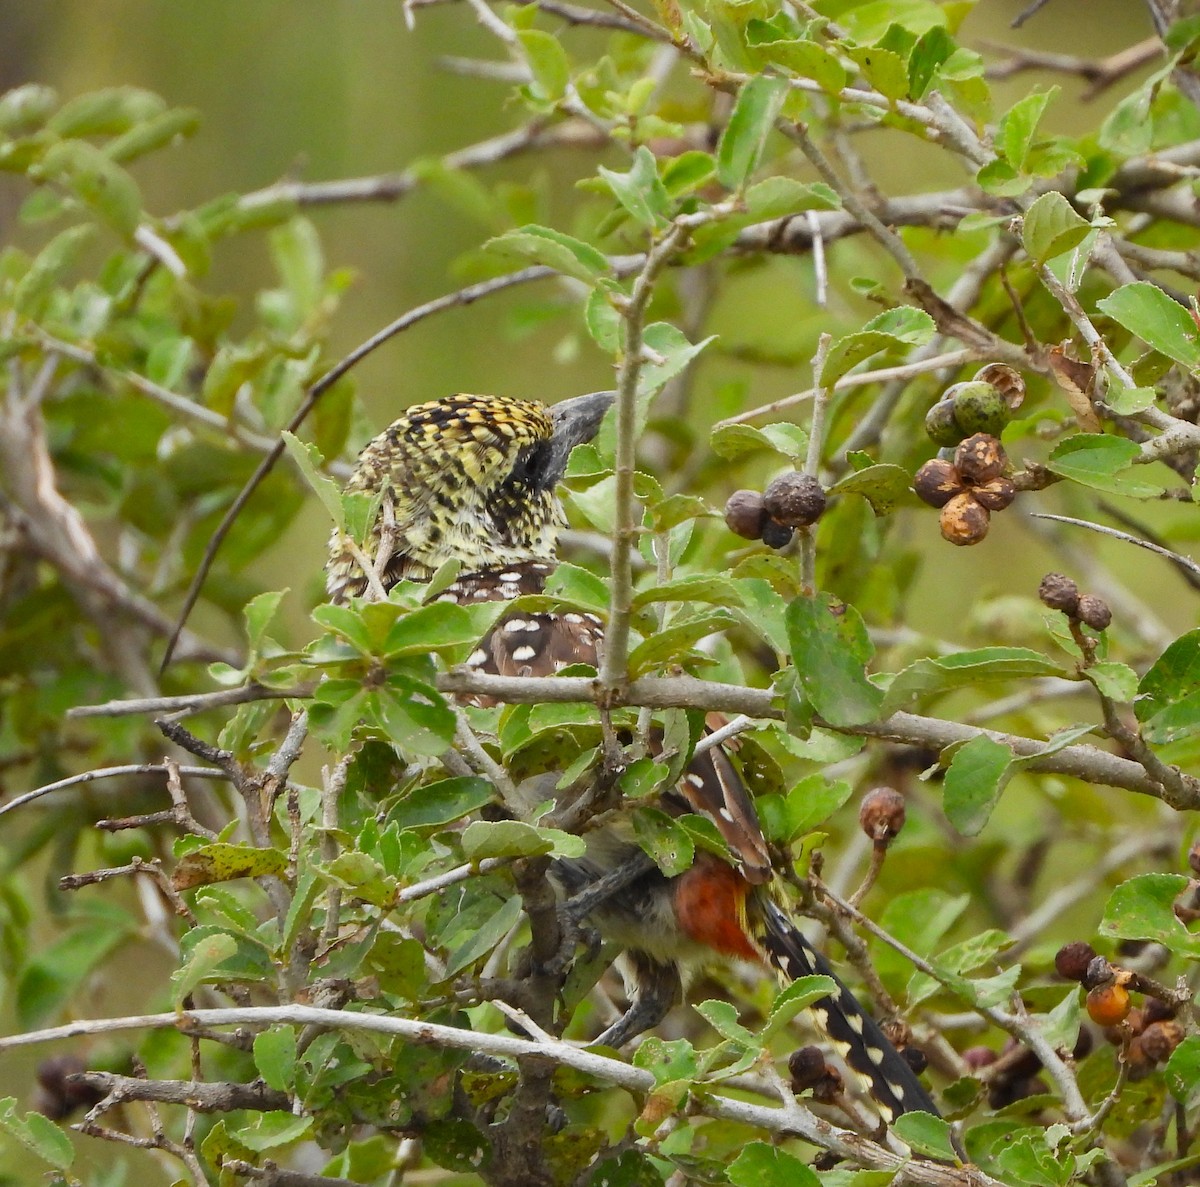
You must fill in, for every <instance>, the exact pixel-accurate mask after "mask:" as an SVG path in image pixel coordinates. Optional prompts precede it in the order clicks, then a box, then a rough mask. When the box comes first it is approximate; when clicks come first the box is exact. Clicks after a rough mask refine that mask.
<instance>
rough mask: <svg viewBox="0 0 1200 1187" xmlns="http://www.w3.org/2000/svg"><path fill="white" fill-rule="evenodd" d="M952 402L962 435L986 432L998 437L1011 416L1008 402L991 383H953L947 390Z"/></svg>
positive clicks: (947, 395)
mask: <svg viewBox="0 0 1200 1187" xmlns="http://www.w3.org/2000/svg"><path fill="white" fill-rule="evenodd" d="M946 397H947V399H951V400H953V402H954V419H955V421H956V422H957V424H958V427H959V429H960V430H961V432H962V435H963V436H967V437H969V436H970V435H971V434H972V433H989V434H991V435H992V436H996V437H998V436H999V435H1000V434H1001V432H1003V430H1004V426H1005V425H1006V424H1008V421H1009V417H1010V416H1011V415H1012V414H1011V411H1010V410H1009V407H1008V402H1007V401H1006V400H1005V399H1004V397H1003V396H1002V395H1001V394H1000V392H999V391H998V390H997V389H996V388H995V387H993V386H992V385H991V384H990V383H980V382H977V381H974V380H972V381H969V382H967V383H956V384H955V385H954V386H953V387H952V388H949V389H947V391H946Z"/></svg>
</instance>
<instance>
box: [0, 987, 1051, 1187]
mask: <svg viewBox="0 0 1200 1187" xmlns="http://www.w3.org/2000/svg"><path fill="white" fill-rule="evenodd" d="M195 1023H198V1024H201V1025H204V1026H252V1027H262V1028H265V1027H268V1026H272V1025H275V1024H277V1023H282V1024H284V1025H292V1026H314V1027H320V1028H322V1029H328V1030H334V1031H347V1030H349V1031H354V1030H358V1031H368V1032H372V1033H375V1034H382V1035H388V1036H392V1037H396V1038H401V1039H405V1040H407V1041H408V1042H411V1043H414V1044H418V1045H423V1046H441V1047H450V1048H454V1049H457V1050H462V1051H478V1052H483V1053H484V1054H487V1055H492V1056H496V1057H499V1058H506V1059H514V1060H518V1061H520V1060H525V1059H531V1058H532V1059H549V1060H553V1061H555V1062H556V1063H560V1064H562V1065H563V1066H566V1067H570V1068H574V1069H575V1070H576V1071H579V1072H582V1073H583V1074H584V1075H588V1076H593V1077H595V1078H596V1079H598V1080H601V1081H603V1082H605V1083H608V1084H613V1085H616V1086H617V1087H620V1088H624V1089H626V1090H627V1091H629V1092H633V1093H638V1094H645V1093H648V1092H650V1091H651V1090H652V1089H653V1087H654V1083H655V1081H654V1076H653V1074H652V1073H651V1072H649V1071H646V1070H644V1069H642V1068H637V1067H632V1066H631V1065H629V1064H627V1063H622V1062H621V1061H620V1060H617V1059H610V1058H608V1057H606V1056H603V1055H596V1054H593V1053H592V1052H590V1051H587V1050H582V1049H580V1048H579V1047H576V1046H574V1045H573V1044H571V1043H567V1042H564V1041H562V1040H561V1039H555V1040H552V1041H549V1042H547V1041H545V1040H539V1041H534V1040H530V1039H521V1038H517V1037H516V1036H514V1035H510V1034H489V1033H487V1032H483V1031H472V1030H460V1029H458V1028H456V1027H452V1026H444V1025H441V1024H439V1023H434V1022H423V1021H414V1020H412V1019H408V1018H399V1017H397V1016H395V1015H394V1014H365V1013H359V1012H354V1011H350V1010H326V1009H319V1008H317V1007H314V1006H301V1005H284V1006H259V1007H245V1008H241V1007H236V1008H227V1009H214V1010H188V1011H185V1012H183V1013H175V1012H170V1013H166V1014H140V1015H129V1016H125V1017H119V1018H97V1019H91V1020H85V1021H76V1022H71V1023H68V1024H66V1025H64V1026H55V1027H49V1028H47V1029H45V1030H34V1031H27V1032H26V1033H24V1034H19V1035H11V1036H9V1037H7V1038H0V1051H9V1050H14V1049H16V1048H18V1047H29V1046H35V1045H38V1044H41V1043H48V1042H54V1041H57V1040H59V1039H69V1038H75V1037H77V1036H80V1035H98V1034H115V1033H119V1032H124V1031H130V1030H171V1029H175V1028H177V1027H178V1026H179V1025H181V1024H195ZM1051 1055H1052V1056H1053V1053H1052V1052H1051ZM693 1107H694V1108H695V1109H696V1111H697V1112H699V1113H702V1114H705V1115H707V1116H710V1117H716V1118H719V1119H724V1120H730V1121H736V1122H740V1123H742V1124H745V1125H753V1126H756V1127H758V1128H761V1129H765V1130H767V1131H769V1132H771V1133H778V1134H793V1135H795V1136H797V1137H800V1138H802V1139H803V1140H805V1141H807V1142H810V1143H812V1144H813V1145H816V1146H819V1147H820V1148H821V1149H824V1150H829V1151H831V1152H832V1153H834V1154H837V1155H839V1156H841V1157H843V1158H846V1159H852V1160H853V1161H854V1162H855V1163H857V1164H858V1165H861V1166H866V1167H873V1168H876V1169H880V1170H892V1171H896V1172H897V1177H896V1178H895V1179H893V1180H892V1181H893V1183H896V1184H902V1185H906V1187H916V1185H917V1184H923V1185H924V1187H1002V1185H1001V1184H1000V1183H998V1182H997V1181H996V1180H995V1179H993V1178H991V1177H990V1176H988V1175H986V1174H984V1173H982V1172H981V1171H979V1170H977V1169H976V1168H974V1167H970V1168H967V1167H963V1168H959V1167H953V1166H947V1165H944V1164H941V1163H935V1162H927V1161H925V1160H922V1159H907V1158H905V1157H902V1156H901V1155H898V1154H895V1153H893V1152H892V1151H890V1150H886V1149H884V1148H883V1147H882V1146H880V1145H878V1144H877V1143H876V1142H873V1141H871V1140H870V1139H868V1138H863V1137H860V1136H859V1135H858V1134H854V1133H851V1132H850V1131H848V1130H843V1129H839V1128H837V1127H836V1126H833V1125H830V1124H829V1123H828V1122H826V1121H822V1120H819V1119H818V1118H817V1117H816V1116H814V1115H813V1113H812V1112H811V1111H810V1110H809V1109H807V1108H806V1107H804V1106H803V1105H802V1104H800V1103H799V1102H796V1101H792V1102H790V1103H785V1104H784V1105H783V1106H782V1107H773V1106H768V1105H759V1104H754V1103H752V1102H749V1101H743V1100H735V1099H734V1098H732V1097H729V1096H725V1095H723V1094H722V1093H720V1092H705V1093H704V1094H701V1095H697V1096H696V1097H695V1098H694V1100H693Z"/></svg>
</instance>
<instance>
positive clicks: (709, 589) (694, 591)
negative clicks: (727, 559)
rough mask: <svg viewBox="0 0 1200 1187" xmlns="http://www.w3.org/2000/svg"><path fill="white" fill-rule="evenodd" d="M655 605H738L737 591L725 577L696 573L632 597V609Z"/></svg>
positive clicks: (739, 602)
mask: <svg viewBox="0 0 1200 1187" xmlns="http://www.w3.org/2000/svg"><path fill="white" fill-rule="evenodd" d="M655 602H711V603H714V604H715V605H718V606H741V605H744V603H743V601H742V595H741V591H740V590H739V589H738V587H737V586H736V585H735V584H734V582H733V581H732V580H730V578H728V577H721V576H718V575H717V574H712V575H705V574H700V573H697V574H695V575H694V576H690V577H680V578H678V579H677V580H675V581H664V582H663V583H662V584H661V585H652V586H650V587H649V588H647V589H643V590H639V591H638V593H636V594H634V597H633V608H634V609H635V610H640V609H641V608H642V607H644V606H650V605H653V604H654V603H655Z"/></svg>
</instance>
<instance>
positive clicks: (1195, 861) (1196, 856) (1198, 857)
mask: <svg viewBox="0 0 1200 1187" xmlns="http://www.w3.org/2000/svg"><path fill="white" fill-rule="evenodd" d="M1188 867H1189V868H1190V869H1191V871H1192V873H1193V874H1195V875H1197V877H1200V841H1193V842H1192V847H1191V848H1190V849H1189V850H1188Z"/></svg>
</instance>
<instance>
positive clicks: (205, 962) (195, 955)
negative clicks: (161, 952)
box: [171, 932, 237, 1006]
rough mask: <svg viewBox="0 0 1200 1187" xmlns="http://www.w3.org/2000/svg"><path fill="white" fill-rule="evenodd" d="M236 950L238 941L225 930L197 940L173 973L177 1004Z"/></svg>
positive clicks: (172, 981) (180, 1003)
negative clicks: (225, 932) (226, 933)
mask: <svg viewBox="0 0 1200 1187" xmlns="http://www.w3.org/2000/svg"><path fill="white" fill-rule="evenodd" d="M236 952H237V941H236V940H235V939H234V938H233V936H230V935H225V934H224V933H223V932H218V933H214V934H212V935H207V936H202V937H201V938H200V939H199V940H197V942H196V944H195V945H194V947H193V948H192V951H191V953H190V954H189V956H188V958H187V959H186V960H185V961H184V963H183V964H182V965H181V966H180V967H179V968H177V969H176V970H175V972H173V973H172V974H171V983H172V986H173V1000H174V1002H175V1005H176V1006H180V1005H182V1004H183V999H184V998H185V997H187V995H188V994H189V993H191V992H192V990H193V989H195V988H196V986H197V985H199V984H200V982H201V981H203V980H205V979H206V978H207V977H209V976H211V975H212V974H213V973H214V972H215V971H216V970H217V969H218V968H219V967H220V966H221V965H222V964H224V963H225V961H227V960H228V959H229V958H230V957H231V956H233V955H234V954H235V953H236Z"/></svg>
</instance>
